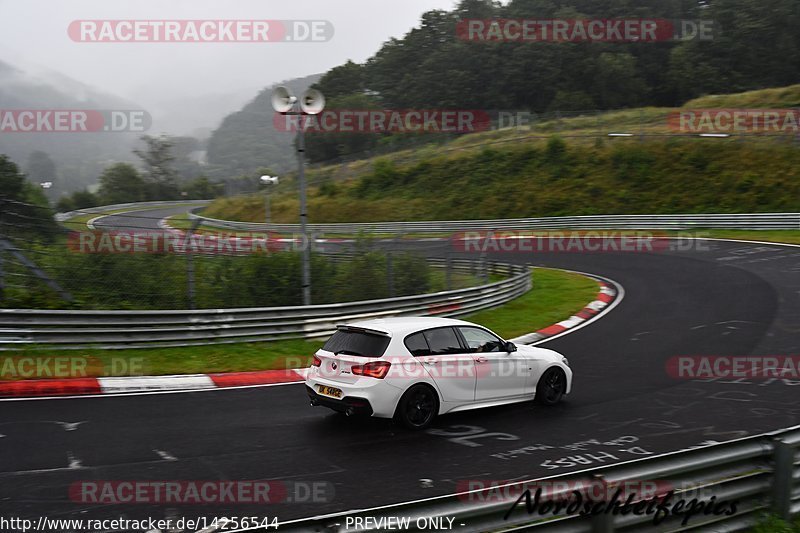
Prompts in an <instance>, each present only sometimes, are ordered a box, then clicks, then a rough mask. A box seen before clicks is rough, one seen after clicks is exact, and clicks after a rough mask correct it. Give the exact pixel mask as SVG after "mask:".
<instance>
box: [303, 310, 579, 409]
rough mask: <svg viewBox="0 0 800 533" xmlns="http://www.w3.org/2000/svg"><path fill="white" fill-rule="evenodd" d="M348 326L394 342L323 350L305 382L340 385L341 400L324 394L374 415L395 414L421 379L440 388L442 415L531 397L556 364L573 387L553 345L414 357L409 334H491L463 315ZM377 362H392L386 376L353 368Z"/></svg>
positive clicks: (315, 385)
mask: <svg viewBox="0 0 800 533" xmlns="http://www.w3.org/2000/svg"><path fill="white" fill-rule="evenodd" d="M344 327H347V328H360V329H365V330H370V332H380V333H381V334H383V335H385V336H387V337H388V338H389V344H388V346H387V348H386V350H385V352H384V353H383V354H382V355H381V356H380V357H361V356H356V355H347V354H344V353H343V354H340V355H335V354H333V353H331V352H329V351H326V350H324V349H320V350H318V351H317V352H316V354H315V355H316V357H317V358H319V360H320V361H321V364H320V366H312V367H310V369H309V371H308V374H307V376H306V385H307V386H308V387H309V388H310V389H312V390H313V391H314V392H315V393H319V386H320V385H322V386H328V387H335V388H336V389H339V390H341V398H340V399H337V398H331V397H325V399H326V400H333V401H334V403H336V402H342V401H343V399H344V398H358V399H365V400H367V401H368V402H369V405H370V406H371V409H372V416H375V417H380V418H391V417H392V416H394V414H395V410H396V408H397V405H398V402H399V401H400V398H401V396H402V395H403V393H404V392H405V391H406V390H408V389H409V388H410V387H411V386H412V385H415V384H418V383H425V384H428V385H429V386H431V387H433V388H434V389H435V390H436V392H437V394H438V397H439V411H438V414H445V413H448V412H456V411H464V410H468V409H477V408H482V407H490V406H496V405H504V404H509V403H516V402H521V401H528V400H532V399H533V398H534V396H535V393H536V385H537V383H538V381H539V378H540V377H541V375H542V374H543V373H544V371H545V370H547V369H548V368H550V367H552V366H557V367H558V368H560V369H561V370H563V371H564V374H565V375H566V377H567V380H566V391H565V392H566V393H567V394H568V393H569V392H571V389H572V371H571V370H570V368H569V366H568V364H567V363H566V359H565V358H564V357H563V356H562V355H561V354H559V353H557V352H555V351H553V350H548V349H544V348H538V347H532V346H524V345H520V346H517V351H513V352H505V351H501V352H486V353H453V354H450V353H448V354H446V355H442V354H439V355H421V356H419V357H415V356H414V355H412V354H411V353H410V352H409V350H408V348H407V347H406V346H405V344H404V340H405V339H406V338H407V337H408V336H409V335H412V334H415V333H418V332H420V331H427V330H430V329H432V328H443V327H478V328H481V329H483V330H485V331H487V332H489V333H491V331H490V330H488V329H486V328H483V327H482V326H478V325H476V324H471V323H469V322H465V321H462V320H455V319H446V318H429V317H424V318H389V319H375V320H367V321H362V322H354V323H351V324H347V325H345V326H344ZM492 334H493V333H492ZM374 361H387V362H390V363H391V367H390V368H389V371H388V374H387V375H386V376H385V377H384V378H383V379H379V378H375V377H370V376H359V375H354V374H353V373H352V368H353V366H354V365H364V364H365V363H368V362H374ZM334 365H335V368H334Z"/></svg>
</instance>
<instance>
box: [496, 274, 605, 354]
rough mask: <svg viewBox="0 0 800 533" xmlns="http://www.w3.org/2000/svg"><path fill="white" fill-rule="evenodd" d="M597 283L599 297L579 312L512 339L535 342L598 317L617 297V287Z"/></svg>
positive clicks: (525, 342) (521, 341)
mask: <svg viewBox="0 0 800 533" xmlns="http://www.w3.org/2000/svg"><path fill="white" fill-rule="evenodd" d="M597 283H598V284H599V285H600V292H598V293H597V297H596V298H595V299H594V301H592V303H590V304H589V305H587V306H586V307H584V308H583V309H581V310H580V311H579V312H578V313H576V314H574V315H572V316H571V317H569V318H568V319H566V320H562V321H561V322H559V323H557V324H553V325H552V326H548V327H546V328H544V329H540V330H539V331H536V332H534V333H528V334H527V335H522V336H521V337H516V338H514V339H511V342H515V343H517V344H532V343H534V342H537V341H541V340H543V339H547V338H549V337H553V336H555V335H559V334H561V333H564V332H565V331H567V330H569V329H572V328H574V327H576V326H578V325H580V324H583V323H584V322H586V321H587V320H590V319H592V318H594V317H596V316H597V315H598V314H600V313H601V312H602V311H603V310H604V309H606V308H607V307H608V306H609V305H611V303H612V302H613V301H614V300H615V299H616V298H617V289H616V288H615V287H614V286H613V285H611V284H609V283H607V282H605V281H603V280H598V282H597Z"/></svg>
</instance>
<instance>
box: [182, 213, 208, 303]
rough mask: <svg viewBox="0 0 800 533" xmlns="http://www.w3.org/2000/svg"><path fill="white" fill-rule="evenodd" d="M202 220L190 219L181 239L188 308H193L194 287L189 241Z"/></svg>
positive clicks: (192, 261)
mask: <svg viewBox="0 0 800 533" xmlns="http://www.w3.org/2000/svg"><path fill="white" fill-rule="evenodd" d="M202 222H203V221H202V220H201V219H199V218H196V219H194V220H193V221H192V226H191V228H189V231H187V232H186V236H185V238H184V240H183V251H184V253H185V254H186V300H187V302H186V303H187V305H188V306H189V309H195V307H196V305H195V288H194V253H192V247H193V245H190V243H189V242H190V241H191V240H192V235H194V232H195V231H197V228H198V227H200V224H201V223H202Z"/></svg>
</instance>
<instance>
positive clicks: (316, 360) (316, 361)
mask: <svg viewBox="0 0 800 533" xmlns="http://www.w3.org/2000/svg"><path fill="white" fill-rule="evenodd" d="M311 366H322V359H320V358H319V357H317V356H316V355H315V356H314V360H313V361H312V362H311Z"/></svg>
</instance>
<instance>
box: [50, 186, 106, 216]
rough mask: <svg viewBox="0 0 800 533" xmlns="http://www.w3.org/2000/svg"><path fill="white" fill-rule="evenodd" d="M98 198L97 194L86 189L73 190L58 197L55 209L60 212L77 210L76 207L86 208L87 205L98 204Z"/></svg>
mask: <svg viewBox="0 0 800 533" xmlns="http://www.w3.org/2000/svg"><path fill="white" fill-rule="evenodd" d="M100 203H101V202H100V199H99V198H98V197H97V195H95V194H93V193H91V192H89V190H87V189H83V190H82V191H75V192H73V193H72V194H70V195H65V196H62V197H61V198H59V200H58V203H57V204H56V209H57V210H58V211H59V212H60V213H66V212H69V211H77V210H78V209H86V208H87V207H96V206H98V205H100Z"/></svg>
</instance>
